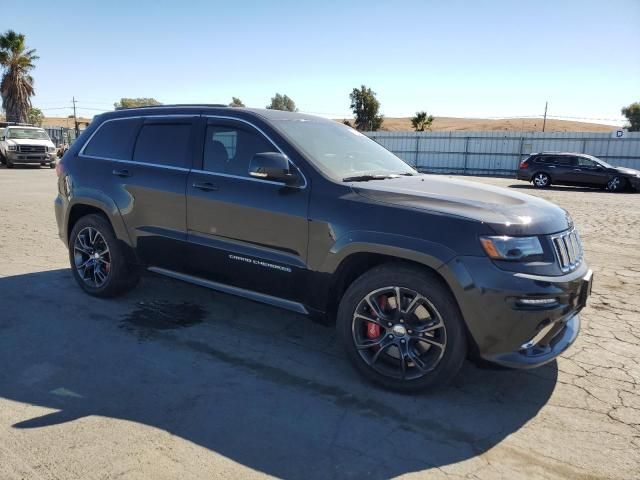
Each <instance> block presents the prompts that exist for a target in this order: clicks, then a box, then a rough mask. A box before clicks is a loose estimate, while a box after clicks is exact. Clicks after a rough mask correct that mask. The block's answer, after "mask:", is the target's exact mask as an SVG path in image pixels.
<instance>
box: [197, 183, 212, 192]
mask: <svg viewBox="0 0 640 480" xmlns="http://www.w3.org/2000/svg"><path fill="white" fill-rule="evenodd" d="M193 188H197V189H198V190H202V191H204V192H215V191H217V190H218V186H217V185H214V184H213V183H209V182H204V183H198V182H196V183H194V184H193Z"/></svg>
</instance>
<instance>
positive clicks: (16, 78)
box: [0, 30, 39, 123]
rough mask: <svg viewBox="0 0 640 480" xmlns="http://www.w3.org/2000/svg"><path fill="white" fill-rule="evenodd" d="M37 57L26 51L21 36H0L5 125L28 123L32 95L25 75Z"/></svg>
mask: <svg viewBox="0 0 640 480" xmlns="http://www.w3.org/2000/svg"><path fill="white" fill-rule="evenodd" d="M38 58H39V57H38V56H37V55H36V51H35V50H34V49H32V48H31V49H28V48H27V46H26V44H25V36H24V35H23V34H21V33H16V32H14V31H13V30H8V31H7V32H6V33H5V34H4V35H0V66H2V68H3V69H4V74H3V76H2V82H0V93H1V94H2V108H3V109H4V110H5V111H6V112H7V121H8V122H18V123H26V122H27V120H28V116H29V109H30V108H31V97H32V96H34V95H35V90H34V88H33V77H32V76H31V75H30V74H29V72H31V70H33V69H34V68H35V65H34V63H33V62H34V61H35V60H37V59H38Z"/></svg>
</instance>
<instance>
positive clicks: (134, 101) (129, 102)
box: [113, 98, 162, 110]
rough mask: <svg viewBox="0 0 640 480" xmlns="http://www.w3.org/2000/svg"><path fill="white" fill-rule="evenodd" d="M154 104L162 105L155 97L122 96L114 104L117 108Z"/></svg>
mask: <svg viewBox="0 0 640 480" xmlns="http://www.w3.org/2000/svg"><path fill="white" fill-rule="evenodd" d="M152 105H162V103H160V102H159V101H158V100H156V99H155V98H121V99H120V101H119V102H116V103H114V104H113V106H114V107H115V109H116V110H121V109H123V108H135V107H149V106H152Z"/></svg>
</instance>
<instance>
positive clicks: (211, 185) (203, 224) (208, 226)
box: [187, 118, 310, 300]
mask: <svg viewBox="0 0 640 480" xmlns="http://www.w3.org/2000/svg"><path fill="white" fill-rule="evenodd" d="M278 151H280V150H279V148H278V147H277V146H276V145H275V143H273V142H272V141H271V140H270V139H269V138H268V137H267V136H266V135H265V134H263V133H262V132H261V131H260V130H258V129H257V128H256V127H254V126H253V125H251V124H249V123H246V122H243V121H239V120H228V119H216V118H210V119H209V120H208V121H207V125H206V128H205V135H204V147H203V155H202V166H201V168H200V169H194V170H193V171H192V172H191V173H190V175H189V178H188V181H187V229H188V240H189V251H190V252H189V256H188V270H189V273H190V274H192V275H195V276H199V277H204V278H207V279H210V280H214V281H217V282H221V283H225V284H230V285H233V286H237V287H240V288H244V289H249V290H254V291H258V292H261V293H266V294H269V295H274V296H278V297H283V298H288V299H291V300H300V299H301V297H300V295H301V294H302V292H301V291H300V289H299V288H298V286H299V285H300V284H301V282H300V278H301V277H302V275H304V271H305V267H306V258H307V241H308V226H307V208H308V198H309V191H310V186H309V185H306V181H304V177H302V174H301V173H299V172H298V173H299V175H300V177H299V178H300V182H299V184H298V185H296V186H286V185H284V184H283V183H279V182H272V181H265V180H261V179H256V178H253V177H251V176H249V173H248V170H249V162H250V160H251V158H252V157H253V155H255V154H256V153H263V152H278ZM291 168H292V169H294V168H295V167H294V166H293V165H292V166H291Z"/></svg>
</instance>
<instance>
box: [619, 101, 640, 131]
mask: <svg viewBox="0 0 640 480" xmlns="http://www.w3.org/2000/svg"><path fill="white" fill-rule="evenodd" d="M622 114H623V115H624V116H625V117H627V120H629V125H626V127H625V128H628V129H629V131H630V132H640V102H634V103H632V104H631V105H629V106H628V107H624V108H623V109H622Z"/></svg>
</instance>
